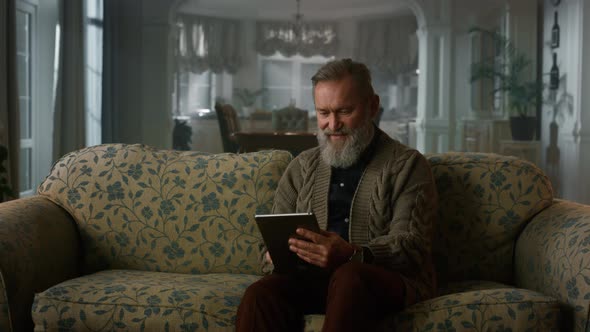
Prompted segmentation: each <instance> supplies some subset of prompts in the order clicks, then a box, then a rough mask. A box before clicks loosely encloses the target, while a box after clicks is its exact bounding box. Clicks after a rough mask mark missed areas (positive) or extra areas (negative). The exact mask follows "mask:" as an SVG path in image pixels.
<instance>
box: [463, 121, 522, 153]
mask: <svg viewBox="0 0 590 332" xmlns="http://www.w3.org/2000/svg"><path fill="white" fill-rule="evenodd" d="M509 139H511V134H510V123H509V121H508V120H496V119H477V120H463V151H465V152H495V153H500V151H499V144H498V143H499V142H500V141H501V140H509Z"/></svg>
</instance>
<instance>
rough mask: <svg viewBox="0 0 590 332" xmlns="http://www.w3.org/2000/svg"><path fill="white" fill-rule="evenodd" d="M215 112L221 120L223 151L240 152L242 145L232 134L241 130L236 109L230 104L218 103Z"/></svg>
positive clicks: (220, 130) (218, 119)
mask: <svg viewBox="0 0 590 332" xmlns="http://www.w3.org/2000/svg"><path fill="white" fill-rule="evenodd" d="M215 113H217V121H218V122H219V132H220V133H221V142H222V143H223V152H232V153H236V152H238V151H239V149H240V146H239V144H238V143H237V142H236V141H235V138H234V137H233V136H232V134H233V133H235V132H238V131H240V122H239V121H238V115H237V113H236V110H235V109H234V108H233V107H232V106H231V105H230V104H221V103H216V104H215Z"/></svg>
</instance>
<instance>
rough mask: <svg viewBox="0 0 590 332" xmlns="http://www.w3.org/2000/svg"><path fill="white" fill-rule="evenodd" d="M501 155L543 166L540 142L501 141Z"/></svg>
mask: <svg viewBox="0 0 590 332" xmlns="http://www.w3.org/2000/svg"><path fill="white" fill-rule="evenodd" d="M499 153H500V154H502V155H505V156H514V157H517V158H520V159H524V160H528V161H530V162H532V163H533V164H535V165H540V164H541V142H540V141H512V140H502V141H500V151H499Z"/></svg>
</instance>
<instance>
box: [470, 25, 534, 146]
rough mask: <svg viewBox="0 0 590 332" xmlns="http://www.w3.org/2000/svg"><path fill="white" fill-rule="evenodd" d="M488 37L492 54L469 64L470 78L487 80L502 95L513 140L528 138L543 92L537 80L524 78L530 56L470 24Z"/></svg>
mask: <svg viewBox="0 0 590 332" xmlns="http://www.w3.org/2000/svg"><path fill="white" fill-rule="evenodd" d="M470 32H478V33H481V34H482V35H484V36H486V37H491V38H492V39H491V40H492V41H493V45H494V47H495V48H496V49H495V52H494V53H495V56H493V57H492V58H484V59H481V60H480V61H477V62H474V63H472V64H471V82H475V81H478V80H483V79H487V80H491V81H492V82H493V86H494V89H493V90H492V93H493V94H494V95H495V96H496V97H501V96H504V97H505V98H506V106H507V107H508V113H509V114H510V129H511V132H512V139H514V140H532V139H533V138H534V136H535V128H536V117H535V116H533V114H535V113H536V109H537V105H538V103H539V100H540V99H541V94H542V92H543V84H542V82H541V81H540V80H528V79H527V78H526V75H527V74H528V73H529V72H530V71H531V70H532V69H531V66H532V60H531V59H530V58H529V57H528V56H527V55H526V54H524V53H522V52H521V51H519V50H518V49H517V48H516V47H514V45H513V44H512V42H511V41H510V40H509V39H508V38H506V37H505V36H503V35H501V34H500V33H498V32H495V31H488V30H484V29H481V28H472V29H471V30H470Z"/></svg>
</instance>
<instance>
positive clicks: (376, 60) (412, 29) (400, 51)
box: [357, 16, 418, 77]
mask: <svg viewBox="0 0 590 332" xmlns="http://www.w3.org/2000/svg"><path fill="white" fill-rule="evenodd" d="M416 29H417V23H416V19H415V18H414V17H413V16H395V17H389V18H383V19H371V20H363V21H360V22H359V23H358V27H357V44H358V48H357V59H358V60H359V61H361V62H363V63H365V64H367V65H368V66H369V67H371V69H373V70H379V71H380V72H381V73H383V74H385V75H391V76H392V77H393V76H395V75H397V74H399V73H402V72H407V71H410V70H415V69H416V66H417V62H418V61H417V58H418V39H417V37H416Z"/></svg>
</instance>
